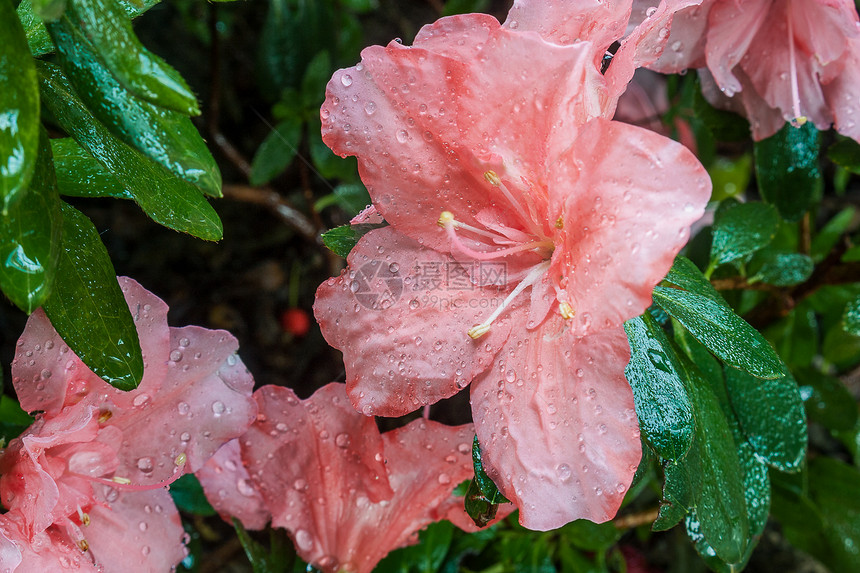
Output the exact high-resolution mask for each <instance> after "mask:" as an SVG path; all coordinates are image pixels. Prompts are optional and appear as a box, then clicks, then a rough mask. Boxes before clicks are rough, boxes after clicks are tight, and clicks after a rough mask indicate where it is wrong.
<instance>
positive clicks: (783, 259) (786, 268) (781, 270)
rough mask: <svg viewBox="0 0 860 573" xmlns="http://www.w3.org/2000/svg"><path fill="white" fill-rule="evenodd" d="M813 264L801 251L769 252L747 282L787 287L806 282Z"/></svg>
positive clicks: (813, 266)
mask: <svg viewBox="0 0 860 573" xmlns="http://www.w3.org/2000/svg"><path fill="white" fill-rule="evenodd" d="M814 268H815V264H814V263H813V262H812V259H811V258H809V257H808V256H806V255H804V254H801V253H783V252H774V253H769V254H768V255H767V258H766V259H765V261H764V264H763V265H762V266H761V268H760V269H759V270H758V272H757V273H756V274H755V276H753V277H750V278H749V280H748V281H747V282H749V283H750V284H752V283H755V282H763V283H767V284H769V285H774V286H778V287H787V286H794V285H797V284H800V283H802V282H806V280H807V279H809V277H810V276H811V275H812V271H813V269H814Z"/></svg>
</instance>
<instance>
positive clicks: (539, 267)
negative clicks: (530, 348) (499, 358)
mask: <svg viewBox="0 0 860 573" xmlns="http://www.w3.org/2000/svg"><path fill="white" fill-rule="evenodd" d="M484 179H485V180H486V181H487V182H488V183H489V184H490V185H492V186H493V187H496V188H497V189H499V191H500V192H501V195H502V197H504V199H505V201H506V202H507V203H508V204H509V205H510V207H512V208H513V212H514V213H515V214H517V215H518V216H520V218H521V220H522V222H523V227H525V230H520V229H514V228H510V227H507V226H505V225H502V224H497V225H489V224H488V225H485V226H486V227H487V228H480V227H476V226H474V225H470V224H468V223H464V222H462V221H458V220H457V219H456V218H455V216H454V214H453V213H451V212H450V211H443V212H442V214H441V215H440V216H439V220H438V221H437V223H438V225H439V226H440V227H442V228H443V229H445V232H446V234H447V235H448V238H449V240H450V241H451V250H452V251H454V250H456V251H458V252H460V253H462V254H464V255H466V256H467V257H469V258H472V259H474V260H478V261H487V260H493V259H500V258H504V257H511V256H514V255H518V254H521V253H533V254H537V255H538V256H539V257H540V258H541V262H539V263H537V264H535V265H533V266H531V267H530V268H529V269H528V270H527V271H526V273H525V277H524V278H523V279H522V280H520V282H519V283H518V284H517V285H516V286H515V287H514V289H513V290H512V291H511V292H510V294H508V296H507V297H505V300H504V301H502V303H501V304H500V305H499V306H498V308H496V309H495V310H494V311H493V312H492V313H491V314H490V316H489V317H487V319H486V320H485V321H484V322H482V323H480V324H476V325H474V326H472V328H470V329H469V330H468V331H467V334H468V335H469V337H470V338H472V339H475V340H477V339H478V338H480V337H482V336H483V335H485V334H486V333H487V332H489V331H490V327H491V326H492V323H493V322H494V321H495V320H496V319H497V318H499V317H500V316H501V315H502V313H503V312H504V311H505V309H507V308H508V307H509V306H510V305H511V303H512V302H513V301H514V300H515V299H516V298H517V297H518V296H519V295H520V294H521V293H522V292H523V291H524V290H525V289H527V288H528V287H531V286H532V285H534V284H535V283H537V282H539V281H540V280H541V279H542V277H543V276H544V274H545V273H546V272H547V270H548V269H549V268H550V265H551V259H552V255H553V252H554V251H555V241H554V239H553V238H552V237H549V236H547V233H546V232H544V230H543V227H544V226H543V225H542V224H540V222H539V221H541V220H542V219H543V218H545V217H546V214H545V213H543V212H542V211H545V210H546V209H543V210H541V209H539V208H538V206H537V205H536V204H535V201H534V200H533V198H532V197H531V196H530V195H529V194H528V193H521V194H519V197H518V196H515V195H514V194H513V193H512V192H511V191H510V189H509V188H508V187H507V186H506V185H505V183H504V182H503V181H502V179H501V177H499V175H498V174H497V173H496V172H495V171H487V172H485V173H484ZM526 183H528V182H526ZM529 187H532V186H531V185H530V184H529ZM552 228H553V229H557V230H559V231H560V230H561V229H563V228H564V220H563V217H558V219H556V220H555V221H554V223H553V224H552ZM551 230H552V229H551ZM467 240H469V241H471V242H472V243H478V244H487V242H490V243H491V244H492V245H495V246H498V247H499V248H496V249H494V250H478V249H476V248H474V247H472V246H470V245H468V244H466V241H467ZM555 291H556V299H557V300H558V312H559V314H561V316H562V317H563V318H564V319H570V318H573V316H574V314H575V313H574V310H573V307H572V306H571V305H570V303H569V302H567V301H566V300H565V298H566V296H565V293H564V291H563V289H561V288H560V287H558V285H555Z"/></svg>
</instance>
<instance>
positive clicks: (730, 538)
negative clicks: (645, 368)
mask: <svg viewBox="0 0 860 573" xmlns="http://www.w3.org/2000/svg"><path fill="white" fill-rule="evenodd" d="M682 367H683V368H684V375H685V377H686V380H687V381H688V387H689V388H688V389H689V392H690V398H691V401H692V403H693V407H694V410H695V413H696V439H695V441H694V443H693V447H692V448H691V454H692V453H693V449H694V448H696V449H697V450H698V455H699V456H700V463H701V466H700V471H701V478H700V479H701V482H702V489H701V495H700V497H699V499H698V500H697V503H696V505H695V510H696V511H695V515H690V516H688V520H690V519H697V520H698V523H699V528H700V531H701V533H702V535H704V538H705V540H706V541H707V543H708V545H710V546H711V547H712V548H713V550H714V552H715V553H716V555H717V557H719V558H720V559H721V560H723V561H725V562H727V563H739V562H741V561H742V560H743V558H744V555H745V554H746V551H747V547H748V544H749V539H750V524H749V518H748V515H747V507H746V500H745V493H744V489H745V484H744V475H743V470H742V467H741V461H740V458H739V456H738V449H737V445H736V443H735V440H734V438H733V432H732V428H731V426H730V425H729V422H728V421H727V420H726V417H725V416H724V415H723V411H722V409H721V408H720V404H719V401H718V400H717V397H716V396H715V395H714V393H713V392H712V391H711V389H710V388H709V387H708V385H707V383H706V382H705V381H704V380H702V378H701V376H699V375H698V373H697V372H696V371H695V367H694V366H693V365H692V363H690V362H689V361H685V360H684V361H682ZM685 460H686V458H685Z"/></svg>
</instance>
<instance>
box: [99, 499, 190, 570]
mask: <svg viewBox="0 0 860 573" xmlns="http://www.w3.org/2000/svg"><path fill="white" fill-rule="evenodd" d="M97 489H98V490H102V491H103V490H104V489H106V488H105V487H98V488H97ZM104 501H107V502H108V503H109V506H102V505H95V506H93V507H92V509H91V510H90V512H89V515H90V524H89V525H88V526H86V527H84V528H82V532H83V533H84V535H85V537H86V540H87V542H88V543H89V546H90V552H92V554H93V556H94V557H95V560H96V563H97V564H98V565H99V566H101V567H103V568H104V571H105V572H106V573H111V572H116V573H136V572H140V573H146V572H150V571H171V570H172V568H173V567H175V566H176V565H177V564H178V563H179V562H180V561H182V559H184V558H185V555H186V551H185V544H184V542H183V537H184V536H185V530H184V529H183V528H182V522H181V521H180V519H179V512H178V511H176V506H175V505H174V504H173V499H172V498H171V497H170V493H168V492H167V490H164V489H154V490H150V491H142V492H137V491H136V492H121V493H117V492H116V491H115V490H110V491H108V492H107V495H106V496H105V498H104Z"/></svg>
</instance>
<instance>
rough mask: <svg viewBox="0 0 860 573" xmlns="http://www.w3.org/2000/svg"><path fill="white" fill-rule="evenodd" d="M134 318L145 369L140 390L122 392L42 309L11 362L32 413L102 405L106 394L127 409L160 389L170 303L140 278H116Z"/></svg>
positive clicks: (21, 396) (14, 379)
mask: <svg viewBox="0 0 860 573" xmlns="http://www.w3.org/2000/svg"><path fill="white" fill-rule="evenodd" d="M117 280H118V281H119V283H120V287H121V288H122V290H123V293H124V294H125V297H126V301H127V302H128V305H129V309H130V310H131V314H132V317H133V318H134V320H135V326H136V327H137V331H138V337H139V338H140V345H141V349H142V351H143V356H144V361H145V362H146V369H145V371H144V376H143V380H142V381H141V383H140V386H139V387H138V389H137V390H135V391H132V392H123V391H121V390H117V389H116V388H114V387H112V386H111V385H109V384H108V383H106V382H104V381H103V380H102V379H101V378H99V377H98V376H96V375H95V374H93V373H92V372H91V371H90V370H89V368H87V367H86V365H84V363H83V362H81V360H80V359H79V358H78V357H77V356H75V354H74V353H73V352H71V351H69V347H68V346H67V345H66V344H65V343H64V342H63V341H62V339H61V338H60V336H59V335H58V334H57V332H56V331H55V330H54V327H53V326H51V323H50V322H49V321H48V318H47V317H46V316H45V313H44V312H43V311H42V310H37V311H36V312H34V313H33V314H32V315H30V318H29V320H28V321H27V326H26V327H25V328H24V332H23V334H21V338H20V339H19V340H18V347H17V350H16V352H15V359H14V360H13V361H12V383H13V385H14V386H15V392H16V393H17V395H18V399H19V400H20V401H21V407H22V408H23V409H24V410H26V411H28V412H33V411H35V410H43V411H46V412H49V413H50V412H55V411H57V410H59V409H60V408H62V407H63V406H64V405H67V404H73V403H77V402H80V401H81V400H83V399H85V398H86V399H87V400H88V401H90V402H91V403H94V404H99V403H101V402H103V401H104V400H103V399H102V398H101V396H102V395H105V394H106V395H107V396H109V397H110V400H111V401H113V402H114V403H115V404H117V405H118V406H120V407H128V406H131V405H132V402H133V401H134V399H135V398H136V396H137V393H140V392H147V391H152V390H155V389H157V387H158V385H159V384H160V383H161V380H162V379H163V378H164V372H165V371H166V368H167V365H166V364H165V361H164V358H163V357H165V356H167V344H168V338H167V337H168V333H167V305H166V304H164V302H163V301H162V300H161V299H159V298H158V297H156V296H155V295H154V294H152V293H151V292H149V291H147V290H146V289H144V288H143V287H142V286H140V284H138V283H137V282H136V281H134V280H132V279H129V278H126V277H119V278H118V279H117Z"/></svg>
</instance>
